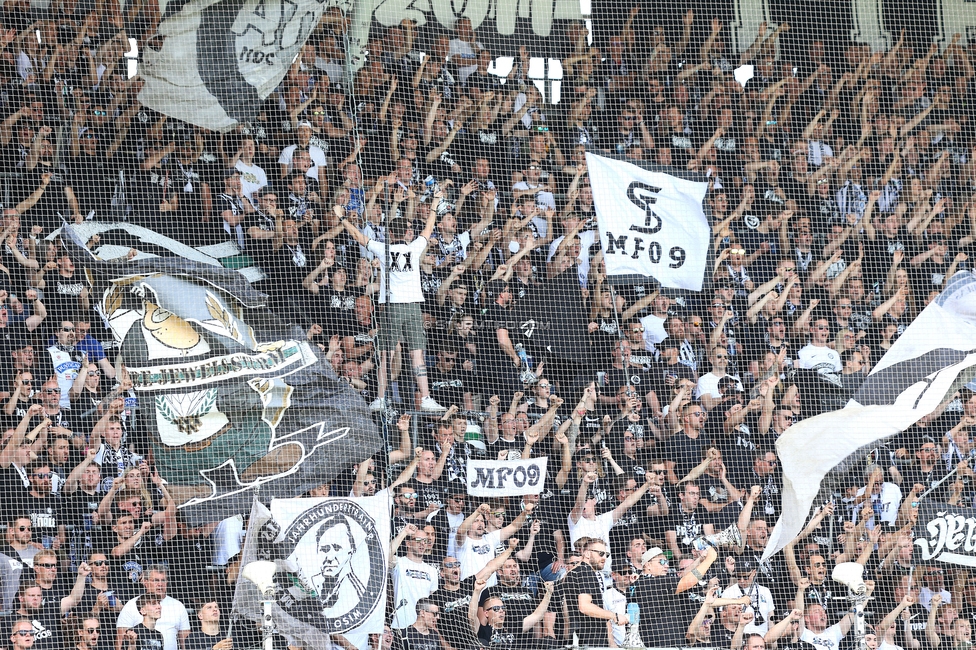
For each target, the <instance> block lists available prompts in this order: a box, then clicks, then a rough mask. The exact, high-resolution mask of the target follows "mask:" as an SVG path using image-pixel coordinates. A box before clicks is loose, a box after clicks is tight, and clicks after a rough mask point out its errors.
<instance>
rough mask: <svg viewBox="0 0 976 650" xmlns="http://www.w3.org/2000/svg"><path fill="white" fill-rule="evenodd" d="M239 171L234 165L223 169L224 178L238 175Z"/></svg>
mask: <svg viewBox="0 0 976 650" xmlns="http://www.w3.org/2000/svg"><path fill="white" fill-rule="evenodd" d="M240 173H241V171H240V170H239V169H237V168H236V167H228V168H227V169H225V170H224V178H230V177H231V176H239V175H240Z"/></svg>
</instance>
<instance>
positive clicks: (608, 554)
mask: <svg viewBox="0 0 976 650" xmlns="http://www.w3.org/2000/svg"><path fill="white" fill-rule="evenodd" d="M591 553H593V554H594V555H599V556H600V557H609V556H610V553H608V552H607V551H591Z"/></svg>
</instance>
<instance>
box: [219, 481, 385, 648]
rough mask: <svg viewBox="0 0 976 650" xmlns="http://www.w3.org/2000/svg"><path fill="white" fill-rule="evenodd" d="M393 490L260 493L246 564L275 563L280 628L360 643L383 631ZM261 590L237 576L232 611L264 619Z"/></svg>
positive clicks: (320, 640)
mask: <svg viewBox="0 0 976 650" xmlns="http://www.w3.org/2000/svg"><path fill="white" fill-rule="evenodd" d="M391 505H392V504H391V502H390V496H389V492H388V491H384V492H383V493H382V494H380V495H377V496H373V497H361V498H356V499H352V498H317V499H272V501H271V509H270V511H269V510H268V509H267V508H265V507H264V506H262V505H261V504H260V503H258V502H257V501H255V503H254V507H253V508H252V510H251V517H250V521H249V522H248V534H247V536H246V537H245V544H244V555H243V562H242V565H243V566H246V565H247V564H249V563H250V562H253V561H256V560H266V561H272V562H274V563H275V565H276V567H277V573H276V575H275V578H274V580H275V595H274V604H273V606H272V614H273V617H274V622H275V627H276V629H277V630H278V632H280V633H282V634H287V635H290V636H293V637H297V638H299V639H301V640H302V641H303V642H304V643H305V645H306V647H309V648H325V647H330V646H329V637H330V635H334V634H341V635H342V636H343V637H345V638H346V640H347V641H348V642H350V643H352V644H353V646H354V647H357V648H365V647H367V646H368V645H369V634H372V633H376V634H382V632H383V621H384V620H385V618H386V583H387V576H388V574H389V570H388V566H389V564H388V562H389V557H387V555H388V552H389V540H390V506H391ZM262 600H263V597H262V595H261V593H260V592H259V591H258V590H257V589H256V588H255V587H254V586H253V585H252V584H250V583H249V582H248V581H247V580H244V579H241V580H239V581H238V584H237V589H236V592H235V594H234V611H235V612H237V613H240V614H241V615H243V616H245V617H247V618H250V619H251V620H254V621H260V620H261V616H262V613H263V611H262V605H261V601H262Z"/></svg>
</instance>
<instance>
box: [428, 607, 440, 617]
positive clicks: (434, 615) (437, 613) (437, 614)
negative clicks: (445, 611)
mask: <svg viewBox="0 0 976 650" xmlns="http://www.w3.org/2000/svg"><path fill="white" fill-rule="evenodd" d="M424 611H425V612H427V613H428V614H430V615H431V616H433V617H434V618H440V617H441V613H440V612H432V611H430V610H429V609H425V610H424Z"/></svg>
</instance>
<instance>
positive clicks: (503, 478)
mask: <svg viewBox="0 0 976 650" xmlns="http://www.w3.org/2000/svg"><path fill="white" fill-rule="evenodd" d="M547 461H548V459H547V458H546V457H545V456H539V457H538V458H530V459H524V458H523V459H519V460H475V459H474V458H469V459H468V463H467V472H468V475H467V481H468V482H467V485H468V494H470V495H471V496H475V497H505V496H522V495H523V494H540V493H541V492H542V490H543V488H544V487H545V485H546V463H547Z"/></svg>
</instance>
